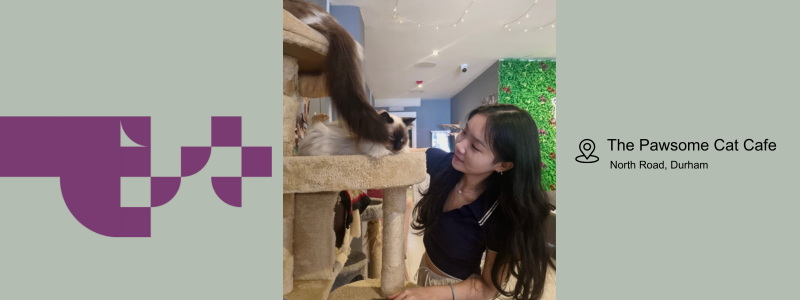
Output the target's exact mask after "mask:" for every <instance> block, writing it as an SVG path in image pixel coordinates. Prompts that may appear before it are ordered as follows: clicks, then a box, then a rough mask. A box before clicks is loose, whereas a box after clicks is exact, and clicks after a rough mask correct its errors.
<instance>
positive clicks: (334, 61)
mask: <svg viewBox="0 0 800 300" xmlns="http://www.w3.org/2000/svg"><path fill="white" fill-rule="evenodd" d="M326 23H328V24H326V25H327V26H328V28H327V29H328V30H327V32H326V36H327V38H328V56H327V57H326V58H325V73H326V74H327V76H326V77H327V78H326V80H327V84H328V94H329V95H330V97H331V103H332V104H333V106H334V108H336V111H337V112H338V113H339V117H340V118H341V119H342V120H343V121H344V122H343V123H345V125H346V126H347V128H348V129H349V130H350V131H351V132H352V133H353V134H354V135H355V136H356V138H357V140H358V141H363V140H367V141H371V142H375V143H387V142H388V141H389V132H388V131H387V130H386V124H385V123H384V122H383V120H382V119H381V117H380V115H378V112H377V111H375V108H373V107H372V105H370V104H369V102H368V100H367V95H366V92H365V91H364V86H363V81H362V78H361V62H360V57H361V54H360V53H359V51H358V49H359V48H358V47H359V45H358V43H357V42H356V41H355V40H354V39H353V37H352V36H351V35H350V34H349V33H348V32H347V31H346V30H345V29H344V28H342V27H341V26H340V25H339V24H338V23H335V21H334V22H326Z"/></svg>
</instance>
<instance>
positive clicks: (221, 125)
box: [211, 117, 242, 147]
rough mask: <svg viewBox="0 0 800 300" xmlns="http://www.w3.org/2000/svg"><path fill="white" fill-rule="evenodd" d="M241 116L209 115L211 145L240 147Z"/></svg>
mask: <svg viewBox="0 0 800 300" xmlns="http://www.w3.org/2000/svg"><path fill="white" fill-rule="evenodd" d="M241 146H242V117H211V147H241Z"/></svg>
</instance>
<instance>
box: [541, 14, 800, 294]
mask: <svg viewBox="0 0 800 300" xmlns="http://www.w3.org/2000/svg"><path fill="white" fill-rule="evenodd" d="M797 6H798V5H797V4H796V3H795V2H779V1H759V2H752V1H668V2H665V1H655V2H653V1H632V0H631V1H562V2H560V3H559V7H558V8H559V12H558V16H559V22H558V26H557V27H556V28H557V30H558V31H559V32H558V47H559V53H558V62H559V68H558V81H559V82H558V84H559V86H558V87H559V88H558V91H559V102H558V109H559V111H558V112H559V113H558V117H560V118H561V119H558V134H559V135H558V145H559V148H558V151H559V152H558V167H559V168H558V183H559V185H558V204H559V207H558V209H559V219H558V242H559V244H558V246H559V247H558V249H559V265H558V267H559V269H558V270H559V271H560V273H559V274H558V275H559V278H558V279H559V282H558V284H559V285H558V292H559V293H558V296H559V299H561V300H571V299H637V300H638V299H796V298H798V294H800V292H798V291H797V289H796V287H795V286H796V282H797V281H798V280H799V279H800V277H799V276H798V273H797V270H799V269H800V256H798V255H797V253H800V242H798V239H797V231H798V228H800V218H798V217H797V215H798V212H800V201H798V200H800V197H798V193H797V181H798V179H800V176H798V175H797V153H798V152H797V151H798V149H800V148H799V147H800V145H798V125H797V121H796V120H797V114H798V111H800V105H798V101H797V100H796V99H795V98H797V97H796V94H797V83H796V81H797V72H796V66H797V65H798V60H799V58H798V55H797V53H800V51H798V50H800V49H798V48H800V44H798V42H797V39H791V38H788V37H789V36H795V35H796V32H795V31H796V29H797V28H800V19H798V18H796V17H795V16H794V15H795V14H796V12H797V9H798V7H797ZM583 139H592V140H594V142H595V145H596V148H595V151H594V155H596V156H598V157H599V162H597V163H594V164H582V163H578V162H576V161H575V158H576V156H578V155H580V152H579V149H578V145H579V143H580V141H581V140H583ZM607 139H622V140H623V141H630V142H633V143H634V145H635V149H634V151H630V152H619V151H611V147H610V144H609V142H608V141H607ZM639 139H649V140H650V141H653V142H707V143H709V144H710V149H709V150H708V151H706V152H703V151H700V152H681V151H666V152H664V151H656V152H653V151H650V150H649V149H645V150H644V151H640V150H639ZM716 139H724V140H726V141H734V140H738V142H739V151H731V152H727V151H721V152H720V151H716V150H715V149H714V146H713V143H714V141H715V140H716ZM746 139H753V140H757V141H763V140H764V139H769V140H770V141H774V142H776V143H777V150H776V151H767V152H755V151H746V150H745V149H744V147H743V143H744V141H745V140H746ZM629 160H630V161H634V162H636V163H637V169H633V170H615V169H611V167H610V162H611V161H620V162H626V161H629ZM640 160H646V161H654V162H661V161H665V162H666V163H667V164H669V163H670V161H672V160H675V161H679V162H685V161H692V162H705V163H708V165H709V168H708V169H706V170H669V169H668V170H642V169H639V168H638V162H639V161H640Z"/></svg>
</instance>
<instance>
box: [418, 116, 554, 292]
mask: <svg viewBox="0 0 800 300" xmlns="http://www.w3.org/2000/svg"><path fill="white" fill-rule="evenodd" d="M478 114H481V115H485V116H486V126H485V128H486V129H485V130H486V132H485V134H486V140H487V142H488V143H489V145H490V148H491V149H492V152H493V153H494V155H495V160H496V162H513V163H514V166H513V168H511V169H510V170H507V171H504V172H503V175H500V174H498V173H493V174H492V175H490V176H489V177H488V178H487V179H486V180H485V181H484V182H483V183H482V184H481V188H482V189H483V190H484V191H486V192H487V193H490V194H491V195H493V196H496V198H497V199H498V200H499V201H500V203H499V205H498V206H499V208H500V211H501V212H502V215H501V216H502V219H501V222H502V223H503V225H502V226H503V227H504V228H505V229H506V230H508V233H507V236H506V240H505V247H503V250H500V251H499V252H498V253H497V256H496V258H495V261H494V264H493V266H492V270H491V271H492V273H491V274H493V276H492V284H493V285H494V287H495V288H496V289H497V290H498V291H500V293H501V294H502V295H504V296H507V297H509V296H510V297H513V298H514V299H540V298H541V297H542V293H543V290H544V284H545V277H546V274H547V267H548V265H549V266H551V267H552V268H553V269H555V264H554V263H553V261H552V260H551V259H550V255H549V252H548V247H547V242H546V237H545V230H544V226H545V222H546V219H547V217H548V216H549V214H550V210H551V208H552V206H551V205H550V204H549V202H548V201H547V196H546V195H545V194H544V190H543V189H542V185H541V182H540V180H541V176H542V169H541V164H542V159H541V156H540V155H541V154H540V150H539V130H538V128H537V126H536V122H534V121H533V118H531V116H530V114H528V112H526V111H524V110H522V109H520V108H518V107H516V106H514V105H511V104H494V105H486V106H481V107H478V108H476V109H475V110H473V111H471V112H470V113H469V116H468V117H467V120H468V121H469V119H472V117H473V116H475V115H478ZM462 176H463V173H461V172H459V171H458V170H456V169H454V168H453V166H452V164H451V165H448V167H447V168H445V170H443V171H442V172H441V173H440V174H438V175H436V176H434V177H433V178H432V179H431V183H430V187H429V188H428V191H426V192H424V193H423V197H422V200H420V201H419V203H418V204H417V206H416V207H414V213H415V214H416V216H417V217H416V219H415V220H414V222H413V223H412V224H411V227H412V228H414V229H415V230H419V231H420V232H417V233H415V234H418V235H420V234H424V233H426V232H427V231H429V230H431V229H432V228H433V227H434V226H436V223H437V222H438V220H439V216H440V215H441V214H442V210H443V209H444V203H445V200H447V197H448V196H449V195H450V193H451V192H452V191H453V189H454V188H455V186H456V184H458V182H459V180H461V177H462ZM502 273H505V274H506V275H512V276H514V277H516V278H517V282H516V284H515V286H514V287H513V289H511V290H510V291H506V290H504V288H503V286H505V283H501V282H499V278H500V275H501V274H502ZM506 279H508V276H506Z"/></svg>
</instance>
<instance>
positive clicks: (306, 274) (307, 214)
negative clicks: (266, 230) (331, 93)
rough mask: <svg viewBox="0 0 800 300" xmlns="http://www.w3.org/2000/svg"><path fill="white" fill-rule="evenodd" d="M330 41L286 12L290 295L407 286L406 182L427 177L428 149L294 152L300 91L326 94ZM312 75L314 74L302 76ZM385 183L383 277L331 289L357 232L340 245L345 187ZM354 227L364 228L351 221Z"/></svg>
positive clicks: (309, 299) (286, 284)
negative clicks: (379, 153)
mask: <svg viewBox="0 0 800 300" xmlns="http://www.w3.org/2000/svg"><path fill="white" fill-rule="evenodd" d="M327 48H328V41H327V40H326V39H325V37H323V36H322V35H321V34H320V33H318V32H316V31H315V30H313V29H311V28H310V27H308V26H306V25H305V24H303V23H302V22H300V21H299V20H298V19H297V18H295V17H294V16H293V15H291V14H290V13H288V12H287V11H284V12H283V80H284V82H283V83H284V84H283V156H284V157H283V193H284V194H283V294H284V296H283V297H284V298H285V299H289V300H326V299H329V297H328V296H329V294H330V296H331V297H330V299H372V298H376V297H380V296H383V297H386V296H388V295H391V294H393V293H395V292H398V291H401V290H402V289H404V288H406V287H411V286H414V285H413V284H411V283H408V282H406V281H405V260H404V253H403V249H404V248H403V226H404V222H403V221H404V220H403V218H404V215H405V207H406V206H405V205H406V188H407V187H408V186H410V185H413V184H416V183H419V182H421V181H423V180H424V179H425V173H426V172H425V155H424V154H423V153H407V154H401V155H394V156H388V157H384V158H382V159H380V160H374V159H371V158H369V157H367V156H325V157H310V156H294V151H293V149H294V145H295V132H294V129H295V128H296V119H295V116H296V113H297V111H298V109H299V105H300V97H310V98H321V97H325V96H327V95H326V88H325V79H324V75H314V74H318V73H319V71H320V69H321V66H322V63H323V61H324V59H325V55H326V53H327ZM305 74H309V75H305ZM367 189H383V191H384V198H383V205H382V207H383V209H382V210H383V211H382V213H383V217H382V218H383V241H382V242H383V247H382V253H381V254H382V255H381V256H382V258H381V276H380V279H368V280H363V281H358V282H356V283H353V284H349V285H345V286H343V287H341V288H339V289H337V290H335V291H333V292H332V293H331V292H330V290H331V287H332V286H333V282H334V280H335V278H336V276H337V274H338V273H339V272H340V271H341V270H342V268H343V266H344V265H345V261H347V258H348V256H349V254H350V241H351V238H352V236H354V235H358V234H360V232H358V233H355V232H353V233H352V234H351V233H350V232H349V231H348V232H346V234H345V238H344V243H343V244H342V246H341V247H339V248H336V246H335V239H336V238H335V235H334V229H333V223H334V206H335V205H336V203H337V201H338V200H339V192H340V191H344V190H367ZM350 228H351V230H353V229H354V228H359V227H358V226H351V227H350Z"/></svg>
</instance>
